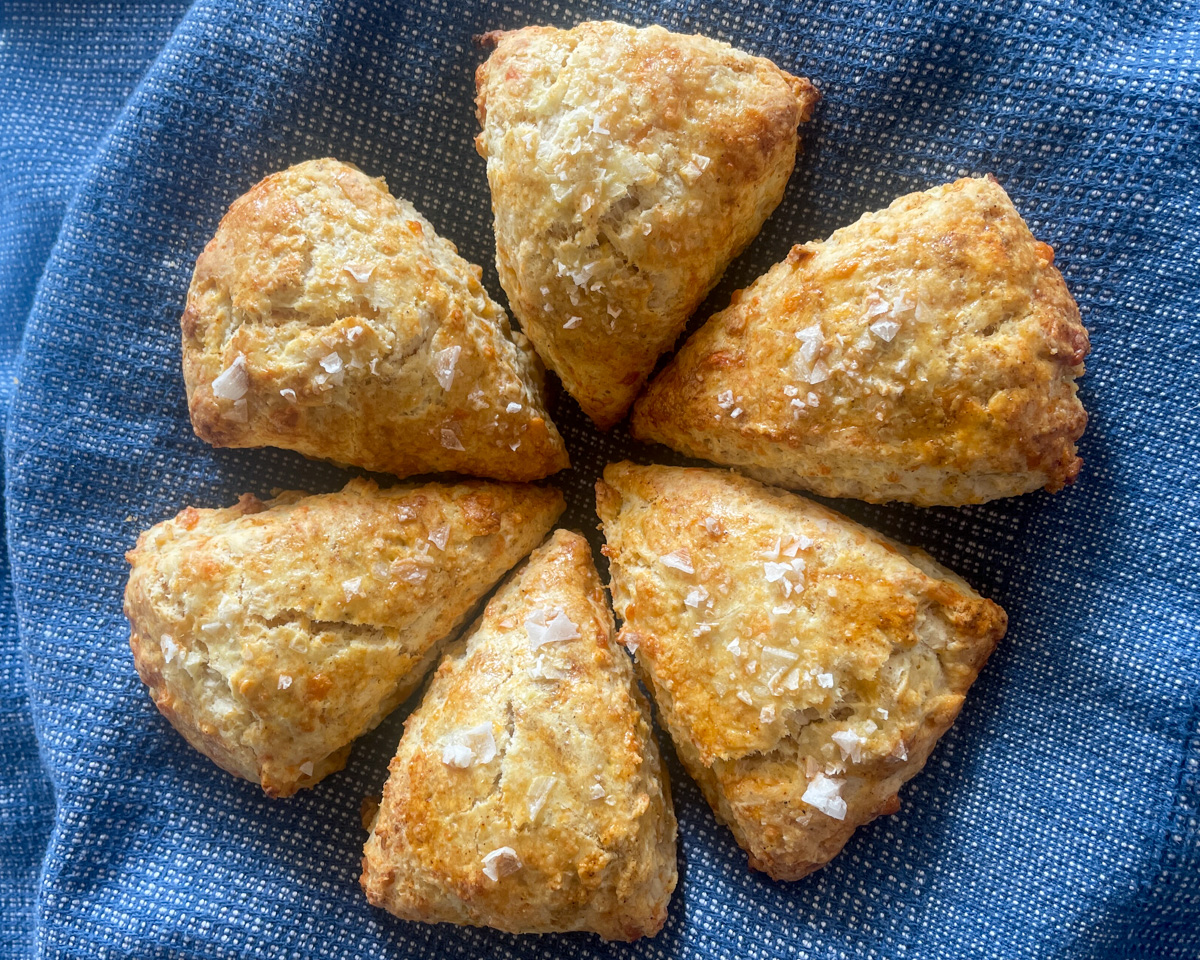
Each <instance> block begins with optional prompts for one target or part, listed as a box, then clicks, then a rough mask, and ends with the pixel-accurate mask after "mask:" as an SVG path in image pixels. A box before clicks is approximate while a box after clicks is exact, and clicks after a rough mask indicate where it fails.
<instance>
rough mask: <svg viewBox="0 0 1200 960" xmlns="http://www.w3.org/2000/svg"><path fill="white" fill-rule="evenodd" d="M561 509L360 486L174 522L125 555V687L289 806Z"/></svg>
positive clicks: (381, 713) (478, 494) (431, 490)
mask: <svg viewBox="0 0 1200 960" xmlns="http://www.w3.org/2000/svg"><path fill="white" fill-rule="evenodd" d="M562 509H563V500H562V495H561V494H560V493H559V492H558V491H557V490H553V489H541V488H538V487H531V486H525V485H522V484H500V483H481V482H478V481H470V482H466V483H461V484H457V485H453V486H450V485H445V484H428V485H426V486H420V487H418V486H397V487H392V488H391V489H388V490H380V489H379V488H378V487H376V485H375V484H374V483H372V482H371V481H367V480H352V481H351V482H350V483H349V484H347V485H346V487H345V489H343V490H342V491H341V492H340V493H331V494H322V495H318V496H305V495H304V494H302V493H297V492H289V493H283V494H280V495H279V496H278V497H276V498H275V499H274V500H268V501H265V502H264V501H260V500H258V499H257V498H255V497H254V496H252V495H250V494H247V495H245V496H243V497H242V499H241V500H240V501H239V503H238V504H237V505H236V506H233V507H228V508H225V509H220V510H198V509H196V508H194V507H188V508H187V509H185V510H183V511H182V512H181V513H180V514H179V515H178V516H176V517H175V518H173V519H171V520H166V521H164V522H162V523H160V524H157V525H156V526H154V527H151V528H150V529H149V530H147V531H146V532H145V533H143V534H142V535H141V536H140V537H138V542H137V547H136V548H135V549H133V550H131V551H130V552H129V553H128V554H127V555H126V556H127V559H128V560H129V562H130V564H131V565H132V570H131V571H130V574H129V583H128V585H127V587H126V589H125V615H126V616H127V617H128V618H129V622H130V624H131V627H132V631H131V634H130V639H129V645H130V647H131V648H132V649H133V657H134V663H135V664H136V666H137V671H138V674H139V675H140V676H141V678H142V681H143V682H144V683H145V684H146V686H147V687H148V688H149V690H150V695H151V697H153V699H154V702H155V704H156V705H157V706H158V709H159V710H160V711H162V713H163V715H164V716H165V717H166V718H167V719H168V720H170V721H171V723H172V724H173V725H174V726H175V728H176V729H177V730H178V731H179V732H180V733H182V734H183V736H184V737H186V738H187V740H188V742H189V743H191V744H192V746H194V747H195V748H196V749H197V750H199V751H200V752H201V753H204V754H206V755H207V756H209V757H211V758H212V759H213V760H214V761H215V762H216V763H217V764H218V765H219V766H221V767H222V768H224V769H225V770H227V771H229V772H230V773H233V774H237V775H238V776H240V777H245V778H246V779H247V780H253V781H256V782H258V783H261V784H262V788H263V790H265V791H266V792H267V793H268V794H270V795H271V796H277V797H284V796H288V795H290V794H292V793H294V792H295V791H296V790H297V789H299V788H301V787H308V786H311V785H312V784H314V783H316V782H317V781H318V780H320V779H321V778H322V777H324V776H325V775H326V774H329V773H332V772H334V771H336V770H340V769H341V768H342V766H343V765H344V763H345V759H346V756H347V754H348V753H349V749H350V743H351V741H352V740H354V738H355V737H358V736H359V735H361V734H363V733H365V732H366V731H368V730H370V729H371V728H373V727H374V726H376V725H377V724H378V723H379V722H380V721H381V720H382V719H383V718H384V717H385V716H387V714H388V713H389V712H390V711H391V710H392V709H393V708H394V707H395V706H396V705H397V704H399V703H400V702H402V701H403V700H404V699H405V698H406V697H407V696H408V695H409V694H410V693H411V692H412V691H413V689H414V688H415V687H416V684H417V683H418V682H419V681H420V680H421V678H422V676H423V675H424V673H425V670H426V668H427V666H429V665H431V664H432V661H433V657H434V656H435V655H436V653H437V650H438V648H439V645H440V641H441V640H443V639H444V638H445V637H446V636H447V635H449V634H451V633H453V632H454V631H455V629H456V628H457V627H459V626H460V625H461V624H462V622H463V620H464V619H465V617H467V616H468V615H469V614H470V613H471V610H472V608H473V607H474V606H475V604H476V603H477V602H478V601H479V600H480V598H482V597H483V595H484V594H485V593H487V591H488V590H489V589H491V587H492V586H493V585H494V584H495V583H496V582H497V581H498V580H499V579H500V578H501V577H502V576H503V575H504V573H505V572H506V571H507V570H508V569H509V568H511V567H512V566H513V564H515V563H516V562H517V561H519V560H520V559H521V558H522V557H523V556H525V554H527V553H528V552H529V551H530V550H532V549H533V547H534V546H535V545H536V544H537V542H538V541H539V540H540V539H541V538H542V537H543V536H544V535H545V534H546V531H547V530H549V529H550V528H551V527H552V526H553V524H554V521H555V520H556V519H557V518H558V516H559V514H560V513H561V512H562Z"/></svg>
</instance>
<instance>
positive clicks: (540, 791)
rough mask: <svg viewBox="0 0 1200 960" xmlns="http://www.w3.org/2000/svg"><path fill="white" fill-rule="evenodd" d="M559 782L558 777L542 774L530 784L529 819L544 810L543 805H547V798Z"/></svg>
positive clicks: (528, 798) (528, 796) (528, 795)
mask: <svg viewBox="0 0 1200 960" xmlns="http://www.w3.org/2000/svg"><path fill="white" fill-rule="evenodd" d="M557 782H558V777H554V776H550V777H547V776H541V777H535V778H534V780H533V782H532V783H531V784H530V785H529V793H528V794H527V795H526V799H527V800H528V801H529V819H530V820H533V819H535V818H536V817H537V815H538V814H539V813H541V812H542V807H544V806H545V805H546V798H547V797H549V796H550V791H551V790H553V789H554V785H555V784H556V783H557Z"/></svg>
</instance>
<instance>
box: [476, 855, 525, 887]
mask: <svg viewBox="0 0 1200 960" xmlns="http://www.w3.org/2000/svg"><path fill="white" fill-rule="evenodd" d="M520 869H521V858H520V857H518V856H517V851H516V850H514V849H513V848H512V847H498V848H496V849H495V850H493V851H492V852H491V853H489V854H488V855H487V856H486V857H484V858H483V873H484V876H486V877H487V878H488V879H489V880H492V881H495V882H498V881H499V880H500V878H501V877H507V876H508V875H509V874H510V873H516V872H517V871H518V870H520Z"/></svg>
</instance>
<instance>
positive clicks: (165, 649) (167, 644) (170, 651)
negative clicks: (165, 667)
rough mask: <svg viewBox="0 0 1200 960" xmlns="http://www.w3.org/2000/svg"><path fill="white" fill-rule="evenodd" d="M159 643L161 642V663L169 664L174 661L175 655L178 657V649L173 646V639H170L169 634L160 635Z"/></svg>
mask: <svg viewBox="0 0 1200 960" xmlns="http://www.w3.org/2000/svg"><path fill="white" fill-rule="evenodd" d="M161 642H162V653H163V662H164V663H170V662H171V661H172V660H174V659H175V657H176V655H178V653H179V647H177V646H176V645H175V638H174V637H172V636H171V635H170V634H169V633H164V634H163V635H162V641H161Z"/></svg>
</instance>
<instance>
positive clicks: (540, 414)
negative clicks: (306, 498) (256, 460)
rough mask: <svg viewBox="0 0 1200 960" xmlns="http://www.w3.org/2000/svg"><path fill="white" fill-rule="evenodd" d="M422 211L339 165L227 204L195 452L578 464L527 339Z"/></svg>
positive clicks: (196, 340) (193, 302)
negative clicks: (278, 451)
mask: <svg viewBox="0 0 1200 960" xmlns="http://www.w3.org/2000/svg"><path fill="white" fill-rule="evenodd" d="M480 277H481V271H480V269H479V268H478V267H475V266H472V265H471V264H469V263H467V262H466V261H465V260H464V259H463V258H462V257H460V256H459V255H458V253H457V251H456V250H455V248H454V244H452V243H450V242H449V241H448V240H444V239H442V238H441V237H439V236H438V235H437V234H436V233H435V232H434V229H433V227H432V226H430V225H429V222H428V221H427V220H425V218H424V217H422V216H421V215H420V214H419V213H417V211H416V210H414V209H413V207H412V205H411V204H410V203H408V202H406V201H404V200H397V199H396V198H394V197H393V196H392V195H391V194H390V193H388V190H387V185H386V184H385V183H384V182H383V180H382V179H377V180H373V179H371V178H370V177H368V176H366V175H365V174H363V173H362V172H361V171H360V170H358V169H357V168H355V167H353V166H350V165H349V164H346V163H339V162H338V161H337V160H329V159H326V160H311V161H308V162H306V163H301V164H297V165H296V166H294V167H291V168H289V169H287V170H284V171H283V172H282V173H276V174H272V175H271V176H269V177H267V178H266V179H265V180H263V181H262V182H261V183H259V184H257V185H256V186H255V187H253V188H252V189H251V190H250V191H249V193H247V194H246V195H245V196H243V197H241V198H239V199H238V200H236V201H234V203H233V205H232V206H231V207H230V208H229V212H228V213H226V214H225V217H224V219H222V220H221V225H220V227H218V228H217V233H216V236H214V237H213V238H212V240H211V241H210V242H209V244H208V246H207V247H205V248H204V252H203V253H202V254H201V255H200V258H199V259H198V260H197V261H196V270H195V273H194V275H193V277H192V285H191V289H190V290H189V291H188V300H187V309H186V310H185V311H184V314H183V319H182V321H181V326H182V330H183V376H184V381H185V382H186V384H187V396H188V408H189V409H190V411H191V415H192V425H193V427H194V428H195V431H196V434H197V436H199V437H200V438H201V439H203V440H207V441H208V442H209V443H211V444H213V445H214V446H218V447H259V446H272V447H286V448H287V449H289V450H298V451H299V452H300V453H303V454H306V455H307V456H310V457H317V458H321V459H325V460H333V461H336V462H338V463H347V464H354V465H356V466H359V467H364V468H366V469H368V470H378V471H382V472H384V473H392V474H395V475H396V476H399V477H404V476H411V475H413V474H418V473H435V472H440V471H455V472H458V473H466V474H471V475H472V476H480V477H494V478H496V479H499V480H536V479H538V478H540V477H545V476H547V475H549V474H551V473H554V472H555V471H557V470H561V469H562V468H564V467H566V466H567V453H566V448H565V447H564V445H563V442H562V438H561V437H560V436H559V434H558V431H557V430H556V429H555V427H554V424H553V423H551V422H550V417H549V415H548V414H547V413H546V409H545V402H544V399H543V395H542V391H543V380H544V371H543V369H542V366H541V363H540V361H539V360H538V359H537V357H536V355H535V354H534V352H533V350H532V349H531V348H530V347H529V344H528V341H526V340H525V338H524V337H523V336H522V335H521V334H520V333H516V332H514V331H513V330H512V329H511V328H510V327H509V323H508V317H507V316H505V313H504V311H503V310H502V309H501V308H500V307H499V306H498V305H497V304H496V303H495V301H493V300H492V299H491V297H489V296H488V294H487V291H486V290H484V288H483V287H482V285H481V284H480Z"/></svg>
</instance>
